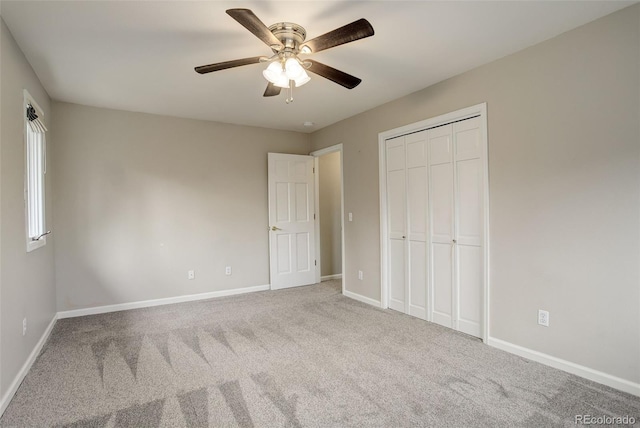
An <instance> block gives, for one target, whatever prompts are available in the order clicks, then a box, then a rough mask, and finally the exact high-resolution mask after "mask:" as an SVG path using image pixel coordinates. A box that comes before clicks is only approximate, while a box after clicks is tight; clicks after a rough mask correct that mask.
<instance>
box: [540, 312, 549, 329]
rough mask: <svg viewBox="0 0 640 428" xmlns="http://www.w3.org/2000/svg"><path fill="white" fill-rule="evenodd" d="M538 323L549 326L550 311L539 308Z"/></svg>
mask: <svg viewBox="0 0 640 428" xmlns="http://www.w3.org/2000/svg"><path fill="white" fill-rule="evenodd" d="M538 324H540V325H543V326H545V327H549V312H548V311H543V310H542V309H538Z"/></svg>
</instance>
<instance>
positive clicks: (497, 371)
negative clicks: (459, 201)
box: [0, 281, 640, 427]
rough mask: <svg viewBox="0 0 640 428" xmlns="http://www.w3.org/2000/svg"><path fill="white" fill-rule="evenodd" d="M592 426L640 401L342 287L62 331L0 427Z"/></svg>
mask: <svg viewBox="0 0 640 428" xmlns="http://www.w3.org/2000/svg"><path fill="white" fill-rule="evenodd" d="M582 414H588V415H592V416H625V415H629V416H633V417H635V419H636V421H640V399H639V398H638V397H633V396H631V395H628V394H625V393H622V392H619V391H616V390H613V389H611V388H608V387H605V386H601V385H598V384H596V383H593V382H590V381H587V380H584V379H581V378H578V377H575V376H572V375H569V374H567V373H564V372H561V371H558V370H554V369H551V368H549V367H546V366H543V365H540V364H537V363H533V362H530V361H527V360H525V359H522V358H519V357H517V356H514V355H511V354H508V353H505V352H502V351H499V350H497V349H494V348H491V347H489V346H486V345H484V344H482V343H481V342H480V341H478V340H476V339H473V338H471V337H468V336H465V335H463V334H459V333H456V332H453V331H451V330H448V329H445V328H442V327H439V326H437V325H434V324H430V323H427V322H424V321H421V320H419V319H416V318H412V317H409V316H406V315H402V314H399V313H396V312H393V311H383V310H379V309H375V308H373V307H370V306H368V305H365V304H362V303H359V302H356V301H354V300H351V299H349V298H346V297H344V296H342V295H341V294H340V284H339V282H337V281H330V282H326V283H323V284H318V285H313V286H308V287H301V288H297V289H290V290H282V291H275V292H273V291H268V292H260V293H253V294H246V295H241V296H234V297H226V298H220V299H213V300H208V301H201V302H194V303H184V304H176V305H170V306H161V307H156V308H149V309H139V310H132V311H124V312H117V313H111V314H104V315H94V316H87V317H82V318H73V319H65V320H60V321H58V322H57V323H56V326H55V328H54V331H53V333H52V335H51V337H50V339H49V341H48V342H47V344H46V345H45V347H44V349H43V351H42V353H41V355H40V356H39V358H38V359H37V361H36V363H35V364H34V366H33V368H32V369H31V371H30V372H29V374H28V375H27V377H26V378H25V380H24V382H23V384H22V386H21V387H20V389H19V390H18V392H17V394H16V396H15V398H14V399H13V401H12V402H11V404H10V405H9V407H8V408H7V410H6V412H5V414H4V415H3V417H2V419H0V425H1V426H3V427H13V426H18V427H31V426H34V427H36V426H37V427H41V426H74V427H121V426H129V427H160V426H162V427H179V426H191V427H205V426H211V427H227V426H229V427H231V426H241V427H252V426H254V427H280V426H282V427H298V426H308V427H342V426H379V427H400V426H438V427H440V426H450V427H463V426H488V427H514V426H530V427H547V426H574V418H575V415H582ZM638 424H640V422H637V423H636V425H638Z"/></svg>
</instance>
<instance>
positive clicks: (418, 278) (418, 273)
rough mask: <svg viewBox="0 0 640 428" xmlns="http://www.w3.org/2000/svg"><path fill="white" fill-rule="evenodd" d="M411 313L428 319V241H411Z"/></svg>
mask: <svg viewBox="0 0 640 428" xmlns="http://www.w3.org/2000/svg"><path fill="white" fill-rule="evenodd" d="M409 278H410V280H409V296H410V298H409V315H413V316H414V317H418V318H421V319H423V320H426V319H427V243H426V242H423V241H411V242H409Z"/></svg>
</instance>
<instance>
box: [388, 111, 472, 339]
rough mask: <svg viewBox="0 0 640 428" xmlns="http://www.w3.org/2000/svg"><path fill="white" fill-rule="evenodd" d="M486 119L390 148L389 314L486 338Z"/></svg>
mask: <svg viewBox="0 0 640 428" xmlns="http://www.w3.org/2000/svg"><path fill="white" fill-rule="evenodd" d="M482 159H483V157H482V144H481V138H480V119H479V118H471V119H467V120H463V121H460V122H455V123H452V124H448V125H444V126H439V127H436V128H432V129H429V130H425V131H421V132H416V133H412V134H408V135H405V136H402V137H396V138H392V139H389V140H387V141H386V165H387V171H386V172H387V211H388V212H387V219H388V236H387V238H388V246H387V248H388V262H389V266H388V269H387V272H388V284H389V287H388V289H389V296H388V297H389V307H390V308H391V309H394V310H397V311H400V312H404V313H407V314H410V315H413V316H416V317H419V318H422V319H428V320H430V321H433V322H435V323H438V324H441V325H444V326H446V327H450V328H453V329H456V330H459V331H462V332H465V333H467V334H471V335H473V336H477V337H480V336H481V334H482V307H483V305H482V297H483V280H482V278H483V275H484V272H483V260H484V253H483V251H484V246H483V245H484V244H483V236H482V233H483V228H482V224H483V218H482V215H483V206H482V201H483V192H484V189H483V183H484V181H483V177H484V171H483V161H482Z"/></svg>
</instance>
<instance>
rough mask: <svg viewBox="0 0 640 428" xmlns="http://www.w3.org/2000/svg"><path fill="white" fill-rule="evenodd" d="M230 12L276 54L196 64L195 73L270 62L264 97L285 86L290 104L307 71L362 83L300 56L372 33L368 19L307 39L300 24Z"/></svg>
mask: <svg viewBox="0 0 640 428" xmlns="http://www.w3.org/2000/svg"><path fill="white" fill-rule="evenodd" d="M227 14H228V15H229V16H231V17H232V18H233V19H235V20H236V21H238V23H240V24H241V25H242V26H243V27H245V28H246V29H247V30H249V31H250V32H251V33H253V34H254V35H255V36H256V37H258V38H259V39H260V40H262V41H263V42H264V43H265V44H266V45H267V46H269V47H270V48H271V50H272V51H273V55H272V56H271V57H265V56H254V57H250V58H242V59H236V60H232V61H225V62H218V63H215V64H209V65H201V66H199V67H195V70H196V72H198V73H200V74H206V73H211V72H213V71H219V70H225V69H227V68H233V67H240V66H243V65H250V64H258V63H267V62H268V63H269V66H268V67H267V69H266V70H264V71H263V72H262V74H263V76H264V77H265V79H267V81H268V82H269V83H268V84H267V89H266V90H265V91H264V95H263V96H265V97H272V96H275V95H279V94H280V91H281V90H282V89H283V88H287V89H289V91H290V96H289V98H287V103H290V102H291V101H293V95H292V91H293V89H292V88H293V86H294V85H295V86H296V87H298V86H302V85H304V84H305V83H307V82H308V81H309V80H310V78H309V75H308V74H307V72H306V70H308V71H310V72H312V73H314V74H317V75H319V76H322V77H324V78H326V79H329V80H331V81H332V82H335V83H337V84H338V85H342V86H344V87H345V88H347V89H353V88H355V87H356V86H358V85H359V84H360V82H362V80H361V79H359V78H357V77H355V76H352V75H350V74H347V73H345V72H343V71H340V70H337V69H335V68H333V67H329V66H328V65H325V64H322V63H320V62H318V61H313V60H310V59H304V60H302V59H300V58H299V56H298V55H301V54H302V55H308V54H312V53H316V52H320V51H323V50H326V49H329V48H333V47H335V46H339V45H343V44H345V43H350V42H353V41H356V40H359V39H363V38H365V37H370V36H373V34H374V31H373V27H372V26H371V24H370V23H369V21H367V20H366V19H359V20H357V21H354V22H352V23H350V24H347V25H345V26H343V27H340V28H336V29H335V30H333V31H329V32H328V33H325V34H323V35H321V36H318V37H316V38H315V39H311V40H308V41H305V38H306V36H307V32H306V30H305V29H304V28H303V27H302V26H300V25H298V24H294V23H292V22H279V23H277V24H273V25H271V26H270V27H267V26H266V25H265V24H264V23H263V22H262V21H260V19H259V18H258V17H257V16H256V15H255V14H254V13H253V12H252V11H251V10H249V9H229V10H227Z"/></svg>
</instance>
